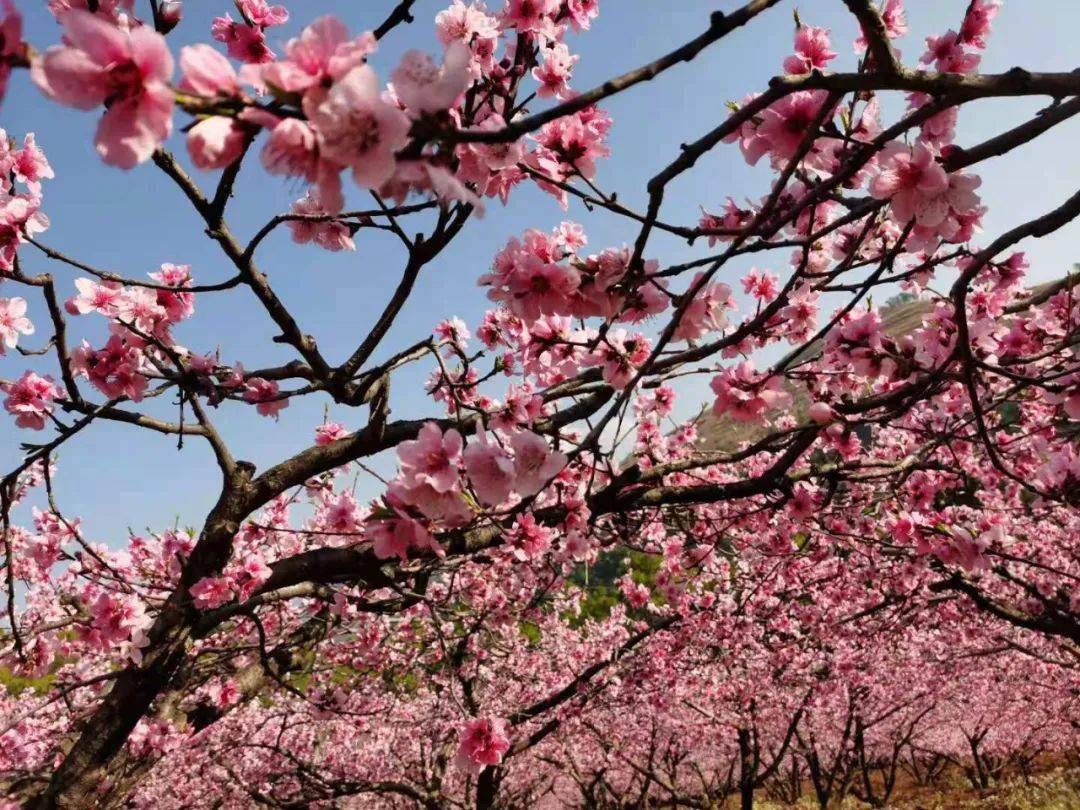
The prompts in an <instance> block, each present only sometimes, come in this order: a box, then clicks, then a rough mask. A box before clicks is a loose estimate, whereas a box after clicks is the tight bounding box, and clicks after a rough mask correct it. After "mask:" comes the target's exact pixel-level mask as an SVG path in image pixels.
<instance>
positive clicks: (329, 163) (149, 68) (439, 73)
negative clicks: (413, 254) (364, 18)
mask: <svg viewBox="0 0 1080 810" xmlns="http://www.w3.org/2000/svg"><path fill="white" fill-rule="evenodd" d="M173 6H176V7H175V8H173ZM155 8H156V7H155ZM236 8H237V11H238V13H239V16H240V20H239V21H237V20H234V19H233V18H232V17H231V15H228V14H226V15H224V16H221V17H217V18H215V20H214V23H213V28H212V34H213V37H214V39H215V40H217V41H219V42H221V43H223V44H225V46H226V48H227V52H228V55H229V56H230V57H232V58H233V59H235V60H237V61H239V62H241V63H242V65H241V67H240V69H239V70H237V69H235V68H234V67H233V66H232V64H231V63H230V62H229V61H228V59H226V58H225V57H224V56H223V55H221V54H220V53H219V52H218V51H216V50H214V49H213V48H212V47H211V46H209V45H193V46H187V47H184V48H182V49H181V51H180V54H179V65H180V73H181V75H180V77H179V81H178V83H177V84H176V89H175V90H174V89H173V86H172V85H171V82H172V80H173V74H174V60H173V56H172V54H171V52H170V50H169V48H168V46H167V44H166V41H165V37H164V36H163V32H164V33H167V32H168V30H169V29H170V28H171V27H172V26H173V25H175V23H176V21H178V19H179V17H178V15H179V5H178V4H168V3H166V4H162V6H161V8H160V9H159V10H158V11H157V14H156V17H157V19H156V24H157V30H155V28H154V27H153V26H151V25H149V24H146V23H143V22H142V21H140V20H138V19H137V18H136V17H134V16H133V15H132V14H131V8H130V4H115V3H113V4H109V8H108V9H105V8H103V7H102V6H101V5H100V4H99V7H98V9H97V10H96V11H94V12H91V11H88V10H86V9H85V8H82V7H80V6H77V5H76V6H72V5H70V4H66V3H64V4H55V5H54V6H50V9H51V10H52V11H53V13H54V14H55V15H56V17H57V20H58V21H59V22H60V23H61V24H62V25H63V26H64V28H65V37H64V44H62V45H57V46H53V47H51V48H49V49H48V50H47V51H46V52H45V53H44V54H42V55H41V56H40V57H39V58H36V59H35V60H34V61H33V64H32V75H33V78H34V81H35V82H36V83H37V84H38V86H39V87H40V88H41V89H42V90H43V91H44V92H45V93H46V94H47V95H49V96H50V97H51V98H53V99H55V100H56V101H58V102H60V103H62V104H65V105H67V106H71V107H75V108H78V109H94V108H97V107H100V106H102V105H104V106H105V113H104V115H103V116H102V118H101V121H100V123H99V125H98V131H97V136H96V138H95V144H96V146H97V149H98V152H99V153H100V154H101V156H102V159H103V160H104V161H105V162H106V163H109V164H110V165H114V166H119V167H122V168H132V167H133V166H135V165H137V164H139V163H142V162H144V161H146V160H148V159H149V158H150V156H151V155H152V154H153V152H154V150H155V149H157V148H158V147H160V146H161V145H162V144H163V142H164V141H165V140H166V139H167V138H168V137H169V136H170V134H171V132H172V129H173V115H174V110H175V108H177V107H180V108H182V109H186V110H188V111H190V112H192V114H193V115H194V116H195V120H194V121H193V123H192V125H191V126H190V127H188V128H186V132H187V136H186V137H187V147H188V152H189V154H190V156H191V159H192V162H193V163H194V164H195V165H196V166H197V167H198V168H200V169H203V170H208V171H209V170H216V169H223V168H225V167H227V166H229V165H231V164H233V163H234V162H236V161H237V160H238V159H239V158H240V156H241V155H242V154H243V152H244V151H245V150H246V149H247V148H248V146H249V145H250V144H251V143H252V141H253V140H254V139H255V138H256V137H257V136H258V134H259V133H260V132H261V131H263V130H265V131H266V132H267V133H268V134H267V139H266V142H265V144H264V145H263V147H262V149H261V156H262V162H263V166H264V168H265V169H266V170H267V171H268V172H270V173H271V174H279V175H284V176H287V177H295V178H299V179H300V180H302V181H304V182H306V183H308V184H310V185H311V186H312V189H311V190H310V191H309V192H308V194H307V195H306V196H305V197H304V198H302V199H301V200H299V201H298V202H297V204H296V206H295V207H294V210H293V214H294V215H295V216H296V219H295V220H294V224H293V225H292V227H293V231H294V237H295V239H296V241H298V242H314V243H315V244H318V245H320V246H322V247H325V248H327V249H330V250H341V249H352V247H353V244H352V241H351V238H350V234H349V232H348V229H347V228H346V227H345V226H344V225H342V223H340V222H337V221H335V220H334V217H335V215H337V214H340V213H341V212H342V209H343V204H344V194H343V190H342V186H341V179H340V177H341V173H342V172H343V171H346V170H348V171H350V173H351V174H352V177H353V180H354V181H355V182H356V184H357V185H358V186H360V187H361V188H364V189H371V190H373V191H378V192H379V193H380V194H381V195H382V196H384V197H387V198H392V199H397V200H401V199H404V197H405V196H407V195H408V194H409V193H411V192H419V193H422V194H430V195H432V196H434V197H436V198H437V199H439V200H440V201H441V202H443V203H444V204H447V203H450V202H453V201H460V202H465V203H469V204H471V205H474V206H476V207H477V208H478V209H480V208H481V202H480V200H481V198H482V197H484V196H499V197H501V198H502V200H503V201H504V202H505V201H506V199H507V196H508V194H509V191H510V188H511V187H512V186H514V185H515V184H517V183H519V182H521V181H522V180H524V179H526V176H527V175H526V174H525V172H523V171H522V168H521V166H526V165H527V166H529V167H531V168H532V169H533V170H534V171H535V172H536V173H537V177H536V179H537V182H540V183H541V186H542V187H543V188H545V189H547V190H550V191H552V192H553V193H555V194H556V195H558V196H560V198H561V199H563V200H564V203H565V192H564V191H562V190H560V189H558V188H556V187H554V186H552V185H551V184H550V183H549V182H546V181H544V180H542V179H541V177H548V178H552V179H554V180H556V181H565V180H570V179H573V178H574V177H577V176H580V177H583V178H586V179H589V178H591V177H593V176H594V174H595V161H596V159H597V158H599V157H603V156H606V155H607V154H608V151H607V149H606V147H605V146H604V145H603V141H604V139H605V137H606V134H607V130H608V128H609V127H610V124H611V121H610V118H608V117H607V116H606V115H605V114H604V113H603V112H601V111H599V110H596V109H588V110H585V111H582V112H580V113H578V114H577V115H575V116H571V117H568V118H564V119H557V120H556V121H553V122H552V123H551V124H550V125H549V126H547V127H545V128H544V129H543V130H542V132H541V133H540V134H538V136H537V146H536V148H535V149H534V150H531V151H529V150H527V149H526V148H525V145H524V143H523V142H522V141H521V140H520V139H519V140H515V141H509V142H506V143H497V144H484V143H470V142H468V141H466V142H465V143H461V144H459V145H457V146H456V147H453V146H443V147H436V146H432V147H425V146H424V144H423V142H422V140H421V138H422V137H423V136H422V135H421V133H423V132H426V131H428V130H429V129H431V128H435V129H436V130H438V129H440V128H441V129H445V128H446V127H448V126H451V127H452V126H454V125H458V126H461V127H463V128H464V127H476V128H477V129H479V130H484V131H492V130H499V129H502V128H504V127H505V126H506V124H507V122H506V120H505V119H506V117H507V114H506V111H505V110H501V109H499V107H498V106H497V105H496V104H495V102H494V98H495V97H496V96H497V95H499V94H500V93H505V92H507V91H508V90H509V89H510V88H511V87H515V86H516V83H517V82H518V81H519V79H520V76H519V74H518V73H516V72H515V71H514V70H511V69H509V68H508V66H507V62H506V60H502V61H500V60H499V59H498V57H497V50H498V48H499V45H500V42H501V41H502V40H504V39H506V37H507V33H508V32H514V31H516V32H518V33H519V34H520V35H521V36H523V37H526V38H527V42H526V43H525V44H528V45H530V46H531V48H532V53H531V55H530V56H529V57H528V59H529V60H531V61H533V62H534V63H536V67H535V68H533V70H532V75H533V77H534V78H535V79H536V81H537V82H538V83H539V89H538V91H537V92H538V95H539V96H540V97H541V98H545V97H549V96H555V97H558V98H568V97H569V96H570V94H571V92H572V91H571V89H570V86H569V81H570V78H571V72H572V69H573V65H574V63H575V62H576V61H577V58H578V57H577V56H576V55H573V54H571V53H570V51H569V50H568V48H567V46H566V44H565V42H564V41H563V39H564V37H565V35H566V33H567V31H568V30H570V29H573V30H578V31H580V30H584V29H587V28H588V27H589V24H590V22H591V20H592V19H594V18H595V17H596V15H597V14H598V11H599V9H598V3H597V2H595V0H592V1H590V2H578V0H574V2H571V3H569V4H566V5H565V6H564V4H563V3H561V2H557V0H553V1H552V2H546V1H545V2H542V3H534V2H533V0H528V2H525V3H524V4H513V3H512V4H509V5H508V7H507V8H506V10H505V11H504V12H503V13H502V14H501V15H492V14H489V13H488V12H487V11H486V10H485V8H484V6H483V4H482V3H472V4H469V5H466V4H465V3H462V2H455V3H454V4H453V5H452V6H451V7H450V8H449V9H446V10H445V11H443V12H441V13H440V14H439V15H438V17H437V19H436V29H437V33H438V36H439V39H440V40H441V41H442V43H443V45H444V47H445V52H444V54H443V57H442V59H441V60H435V59H433V58H432V57H431V56H430V55H428V54H427V53H424V52H421V51H416V50H412V51H408V52H407V53H405V54H404V55H403V57H402V59H401V62H400V63H399V64H398V66H397V67H396V68H395V69H394V70H393V71H391V73H390V75H389V78H390V83H389V84H388V85H386V86H385V87H383V86H381V85H380V81H379V78H378V75H377V74H376V73H375V71H374V69H373V68H372V67H371V66H369V65H368V59H369V57H371V56H372V55H373V54H374V53H375V52H376V50H377V49H378V42H377V40H376V39H375V37H374V35H373V34H372V33H371V32H365V33H362V34H360V35H359V36H351V35H350V34H349V32H348V30H347V29H346V27H345V26H344V25H343V24H342V23H341V22H340V21H339V20H337V19H336V18H334V17H322V18H319V19H318V20H316V21H315V22H313V23H312V24H311V25H309V26H308V27H306V28H305V29H304V30H303V31H302V32H301V33H300V35H299V36H297V37H295V38H293V39H290V40H289V41H288V42H287V43H286V44H285V47H284V54H283V55H282V56H281V57H278V56H277V55H276V54H275V53H274V52H273V51H272V50H271V48H270V47H269V45H268V43H267V40H266V34H265V32H266V29H268V28H271V27H275V26H280V25H283V24H284V23H286V22H287V21H288V19H289V13H288V10H287V9H286V8H284V7H283V6H277V5H270V4H268V3H267V2H266V0H238V2H237V3H236ZM12 13H13V12H12ZM174 17H175V19H173V18H174ZM12 19H14V20H15V21H16V23H15V24H17V20H18V18H17V17H14V16H13V17H12ZM13 39H14V41H15V42H18V39H17V37H13ZM0 41H5V40H3V39H0ZM2 64H3V63H2V62H0V65H2ZM470 88H475V89H476V91H477V93H476V98H482V99H486V100H482V101H480V102H479V103H476V102H475V100H474V97H473V95H472V94H467V93H466V91H468V90H469V89H470ZM0 95H2V94H0ZM265 98H272V99H276V100H277V101H276V102H275V103H267V102H265V101H264V100H263V99H265ZM467 99H468V100H469V101H468V103H467V104H464V105H463V102H464V101H466V100H467ZM282 100H287V102H286V103H287V106H288V109H282V106H281V103H280V102H281V101H282ZM417 136H420V137H417ZM410 143H413V144H415V147H414V148H411V149H406V147H407V146H409V144H410ZM406 152H408V153H409V157H407V158H406V157H403V155H404V154H405V153H406Z"/></svg>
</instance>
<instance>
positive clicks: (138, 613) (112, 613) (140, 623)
mask: <svg viewBox="0 0 1080 810" xmlns="http://www.w3.org/2000/svg"><path fill="white" fill-rule="evenodd" d="M90 614H91V617H92V622H93V627H94V629H95V630H97V631H98V632H99V633H100V634H101V638H102V640H103V641H104V642H106V643H108V644H120V643H123V642H125V641H134V642H138V641H140V640H143V639H141V637H142V635H143V630H145V629H146V628H147V627H148V626H149V625H150V617H149V616H147V615H146V609H145V608H144V607H143V604H142V602H140V601H138V600H137V599H135V598H133V597H122V596H114V595H112V594H110V593H102V594H101V595H100V596H98V598H97V599H96V600H94V602H93V604H92V605H91V608H90Z"/></svg>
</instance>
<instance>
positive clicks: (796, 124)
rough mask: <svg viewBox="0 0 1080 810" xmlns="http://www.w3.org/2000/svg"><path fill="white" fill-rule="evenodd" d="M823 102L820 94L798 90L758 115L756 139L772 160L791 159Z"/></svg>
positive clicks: (822, 96) (822, 94)
mask: <svg viewBox="0 0 1080 810" xmlns="http://www.w3.org/2000/svg"><path fill="white" fill-rule="evenodd" d="M826 100H827V98H826V94H825V93H824V92H823V91H818V90H800V91H799V92H797V93H792V94H791V95H789V96H786V97H784V98H782V99H780V101H778V102H776V103H775V104H773V105H772V106H770V107H769V108H768V109H766V110H765V111H764V112H763V113H762V114H761V124H760V125H759V126H758V127H757V136H758V137H759V138H761V139H762V140H763V142H764V143H763V145H764V146H765V149H766V150H767V151H768V152H769V153H771V154H772V156H773V158H774V160H779V161H782V160H787V159H789V158H791V157H794V156H795V153H796V152H797V151H798V149H799V144H800V143H802V139H803V138H804V137H805V136H806V133H807V131H808V130H809V129H810V128H811V127H812V126H813V123H814V121H815V120H816V119H817V117H818V114H819V113H820V112H821V107H822V105H823V104H825V102H826ZM750 162H751V163H753V162H754V161H750Z"/></svg>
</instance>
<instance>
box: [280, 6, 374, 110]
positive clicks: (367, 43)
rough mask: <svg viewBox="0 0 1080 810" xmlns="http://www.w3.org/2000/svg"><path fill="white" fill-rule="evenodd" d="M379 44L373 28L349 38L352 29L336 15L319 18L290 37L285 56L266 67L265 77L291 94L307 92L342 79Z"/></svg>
mask: <svg viewBox="0 0 1080 810" xmlns="http://www.w3.org/2000/svg"><path fill="white" fill-rule="evenodd" d="M377 47H378V42H376V40H375V37H374V36H373V35H372V34H371V32H370V31H369V32H366V33H364V34H361V35H360V36H358V37H356V38H355V39H349V29H348V28H346V27H345V24H344V23H342V22H341V21H340V20H338V19H337V18H336V17H331V16H326V17H319V18H318V19H317V20H315V22H313V23H312V24H311V25H309V26H308V27H307V28H305V29H304V30H303V31H302V32H301V33H300V36H298V37H296V38H295V39H290V40H289V42H288V43H287V44H286V45H285V58H284V59H282V60H281V61H280V62H275V63H274V64H272V65H267V66H266V67H265V68H263V69H262V78H263V80H264V81H265V82H266V83H267V84H269V85H272V86H273V87H276V88H279V89H281V90H284V91H286V92H288V93H304V92H306V91H308V90H312V89H318V88H322V87H324V86H327V85H329V84H330V83H332V82H335V81H338V80H339V79H341V78H342V77H343V76H344V75H345V74H346V73H348V72H349V71H350V70H352V69H353V68H356V67H360V66H361V65H363V64H364V60H365V59H366V58H367V57H368V56H369V55H370V54H372V53H374V52H375V50H376V48H377Z"/></svg>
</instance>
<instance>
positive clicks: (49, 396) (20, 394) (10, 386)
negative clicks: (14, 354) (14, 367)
mask: <svg viewBox="0 0 1080 810" xmlns="http://www.w3.org/2000/svg"><path fill="white" fill-rule="evenodd" d="M0 389H2V390H3V391H4V393H6V394H7V398H6V399H5V400H4V409H5V410H6V411H7V412H8V413H10V414H12V415H14V416H15V424H16V425H18V426H19V427H22V428H30V429H31V430H42V429H43V428H44V427H45V417H46V416H48V415H49V414H51V413H52V412H53V402H54V401H55V400H57V399H59V398H61V397H62V396H63V394H62V392H61V391H60V389H59V388H57V387H56V385H55V384H54V383H53V379H52V377H42V376H40V375H38V374H35V373H34V372H32V371H26V372H23V375H22V377H20V378H19V379H18V380H16V381H15V382H13V383H2V384H0Z"/></svg>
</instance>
